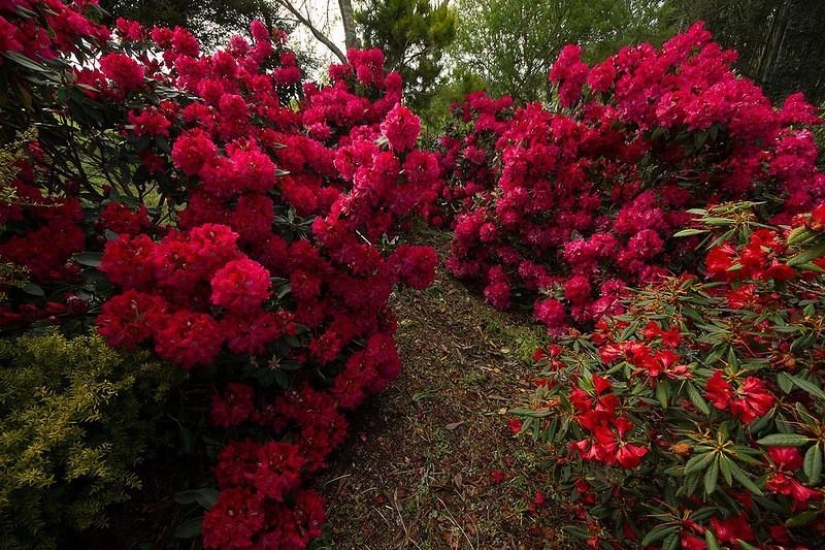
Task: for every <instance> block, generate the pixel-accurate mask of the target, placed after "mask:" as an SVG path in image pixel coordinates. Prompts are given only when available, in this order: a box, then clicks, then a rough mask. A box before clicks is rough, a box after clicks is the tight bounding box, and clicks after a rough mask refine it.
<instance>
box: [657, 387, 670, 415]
mask: <svg viewBox="0 0 825 550" xmlns="http://www.w3.org/2000/svg"><path fill="white" fill-rule="evenodd" d="M667 390H668V385H667V384H666V383H665V381H664V380H659V384H658V385H657V386H656V399H658V400H659V404H660V405H662V408H663V409H666V408H667V400H668V399H667V398H668V391H667Z"/></svg>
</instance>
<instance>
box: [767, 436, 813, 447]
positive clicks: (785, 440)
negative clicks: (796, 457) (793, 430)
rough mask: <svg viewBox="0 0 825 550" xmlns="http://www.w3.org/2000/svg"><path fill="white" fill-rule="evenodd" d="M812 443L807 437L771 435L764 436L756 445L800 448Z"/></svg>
mask: <svg viewBox="0 0 825 550" xmlns="http://www.w3.org/2000/svg"><path fill="white" fill-rule="evenodd" d="M811 441H813V439H811V438H810V437H808V436H805V435H799V434H771V435H766V436H765V437H763V438H762V439H760V440H759V441H757V443H759V444H760V445H765V446H767V447H800V446H802V445H805V444H807V443H810V442H811Z"/></svg>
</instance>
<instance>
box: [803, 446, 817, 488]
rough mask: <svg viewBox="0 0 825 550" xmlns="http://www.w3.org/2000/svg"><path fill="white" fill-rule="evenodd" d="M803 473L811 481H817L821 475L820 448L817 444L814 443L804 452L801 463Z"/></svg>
mask: <svg viewBox="0 0 825 550" xmlns="http://www.w3.org/2000/svg"><path fill="white" fill-rule="evenodd" d="M802 468H803V471H804V472H805V475H806V476H808V481H810V482H811V483H819V479H820V477H822V450H821V449H820V448H819V445H818V444H817V445H814V446H813V447H811V448H810V449H808V452H806V453H805V461H804V463H803V464H802Z"/></svg>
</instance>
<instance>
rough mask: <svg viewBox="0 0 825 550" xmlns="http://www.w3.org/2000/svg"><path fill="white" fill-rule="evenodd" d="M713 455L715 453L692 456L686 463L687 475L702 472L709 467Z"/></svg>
mask: <svg viewBox="0 0 825 550" xmlns="http://www.w3.org/2000/svg"><path fill="white" fill-rule="evenodd" d="M713 456H714V455H713V454H712V453H703V454H698V455H696V456H694V457H691V459H690V460H688V461H687V463H686V464H685V475H690V474H692V473H693V472H700V471H702V470H704V469H705V468H707V466H708V464H710V461H711V460H713Z"/></svg>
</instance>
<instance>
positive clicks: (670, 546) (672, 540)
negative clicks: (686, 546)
mask: <svg viewBox="0 0 825 550" xmlns="http://www.w3.org/2000/svg"><path fill="white" fill-rule="evenodd" d="M678 544H679V534H678V533H673V534H672V535H670V536H669V537H668V538H666V539H665V541H664V542H663V543H662V550H676V546H678Z"/></svg>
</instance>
